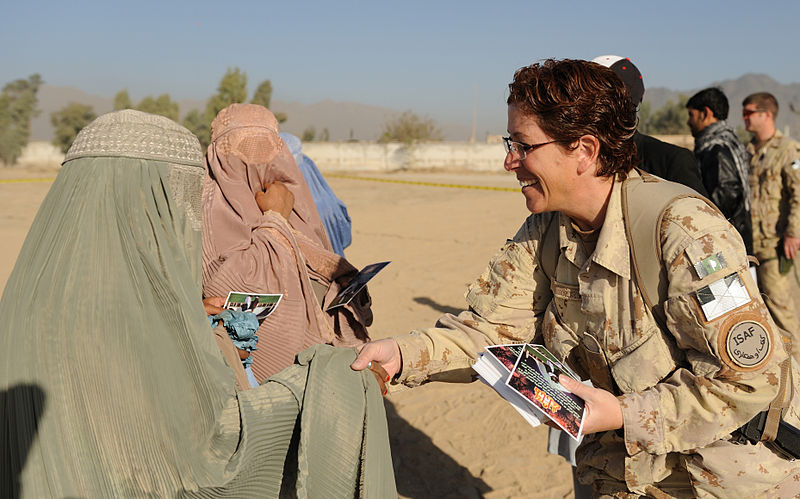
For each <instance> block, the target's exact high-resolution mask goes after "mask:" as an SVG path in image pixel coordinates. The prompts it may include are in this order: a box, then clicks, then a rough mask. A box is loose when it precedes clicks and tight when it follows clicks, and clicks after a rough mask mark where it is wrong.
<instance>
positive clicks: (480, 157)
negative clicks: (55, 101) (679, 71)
mask: <svg viewBox="0 0 800 499" xmlns="http://www.w3.org/2000/svg"><path fill="white" fill-rule="evenodd" d="M658 138H660V139H661V140H664V141H665V142H670V143H673V144H676V145H680V146H682V147H686V148H688V149H691V148H692V147H693V144H694V141H693V139H692V136H691V135H663V136H658ZM303 152H305V153H306V154H307V155H308V156H309V157H310V158H311V159H313V160H314V162H315V163H316V164H317V166H318V167H319V168H320V169H321V170H322V171H330V172H336V171H384V172H388V171H401V170H452V171H475V172H497V171H500V170H501V169H502V168H503V159H504V158H505V150H504V149H503V145H502V144H501V143H493V144H486V143H475V144H470V143H469V142H431V143H428V144H415V145H411V146H406V145H405V144H400V143H389V144H377V143H374V142H307V143H305V144H303ZM62 161H64V153H62V152H61V151H60V150H59V149H58V148H57V147H56V146H54V145H53V144H51V143H50V142H40V141H35V142H30V143H29V144H28V145H27V147H25V149H24V150H23V151H22V156H21V157H20V158H19V161H18V164H19V165H20V166H58V165H60V164H61V162H62Z"/></svg>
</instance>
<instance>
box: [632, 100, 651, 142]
mask: <svg viewBox="0 0 800 499" xmlns="http://www.w3.org/2000/svg"><path fill="white" fill-rule="evenodd" d="M652 110H653V107H652V106H651V105H650V102H649V101H644V102H642V103H641V104H639V109H638V110H637V112H636V115H637V116H636V117H637V119H638V120H639V124H638V125H637V127H636V129H637V130H639V133H643V134H645V135H647V134H649V133H650V130H649V128H650V116H651V115H652V114H653V113H652Z"/></svg>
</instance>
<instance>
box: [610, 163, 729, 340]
mask: <svg viewBox="0 0 800 499" xmlns="http://www.w3.org/2000/svg"><path fill="white" fill-rule="evenodd" d="M637 171H638V173H639V176H630V175H629V176H628V177H627V178H626V179H625V180H624V181H623V184H622V218H623V220H624V222H625V237H626V238H627V239H628V246H630V250H631V263H632V264H633V273H634V277H635V278H636V284H637V286H638V287H639V291H640V292H641V293H642V299H643V300H644V303H645V304H646V305H647V307H648V308H649V309H650V311H651V312H652V313H653V317H654V318H655V319H656V321H658V323H659V325H660V326H661V327H665V324H666V317H665V315H664V302H665V301H666V300H667V291H668V287H669V280H668V279H667V269H666V267H664V265H663V263H662V261H661V230H660V227H661V221H662V218H663V217H664V212H665V211H666V208H667V207H668V206H669V205H671V204H672V203H673V202H675V201H677V200H678V199H681V198H686V197H694V198H698V199H702V200H703V201H705V202H706V203H707V204H708V205H709V206H710V207H712V208H713V209H714V210H717V208H716V206H714V204H713V203H712V202H711V201H709V200H708V199H706V198H704V197H703V196H701V195H700V194H698V193H697V192H695V191H694V190H692V189H690V188H689V187H686V186H685V185H683V184H678V183H676V182H669V181H667V180H663V179H661V178H659V177H656V176H654V175H651V174H649V173H646V172H644V171H642V170H638V169H637ZM717 211H719V210H717Z"/></svg>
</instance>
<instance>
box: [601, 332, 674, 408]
mask: <svg viewBox="0 0 800 499" xmlns="http://www.w3.org/2000/svg"><path fill="white" fill-rule="evenodd" d="M677 355H678V352H677V347H676V346H675V343H674V341H673V340H672V339H671V338H670V337H668V336H667V335H666V334H664V333H663V332H662V331H661V330H660V329H659V328H657V327H653V328H651V330H650V331H649V332H648V333H647V334H646V335H645V336H642V337H641V338H639V339H638V341H636V342H634V343H632V344H630V345H628V346H626V347H625V348H623V349H622V351H621V352H620V354H619V355H615V356H614V359H615V360H614V361H613V362H612V363H611V374H612V375H613V377H614V381H616V382H617V386H619V388H620V390H622V392H623V393H630V392H638V391H641V390H644V389H646V388H650V387H651V386H653V385H655V384H656V383H658V382H659V381H661V380H662V379H664V378H666V377H667V376H669V374H670V373H672V371H674V370H675V368H676V367H677V365H678V364H677V362H676V361H675V359H676V358H677Z"/></svg>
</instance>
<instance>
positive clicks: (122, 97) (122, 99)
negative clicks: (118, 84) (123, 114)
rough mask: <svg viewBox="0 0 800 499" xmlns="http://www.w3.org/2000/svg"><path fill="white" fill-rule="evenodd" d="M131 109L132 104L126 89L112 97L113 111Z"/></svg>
mask: <svg viewBox="0 0 800 499" xmlns="http://www.w3.org/2000/svg"><path fill="white" fill-rule="evenodd" d="M131 108H133V103H131V96H130V95H128V89H127V88H124V89H122V90H120V91H119V92H117V95H115V96H114V111H119V110H121V109H131Z"/></svg>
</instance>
